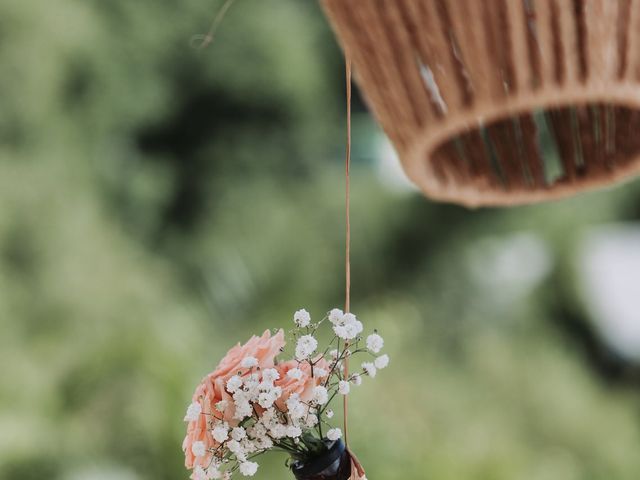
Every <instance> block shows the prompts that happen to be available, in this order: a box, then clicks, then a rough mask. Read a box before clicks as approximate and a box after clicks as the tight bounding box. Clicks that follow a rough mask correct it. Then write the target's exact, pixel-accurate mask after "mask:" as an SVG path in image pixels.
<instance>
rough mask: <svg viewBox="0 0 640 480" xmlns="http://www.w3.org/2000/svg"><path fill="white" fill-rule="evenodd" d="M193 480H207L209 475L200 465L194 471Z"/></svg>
mask: <svg viewBox="0 0 640 480" xmlns="http://www.w3.org/2000/svg"><path fill="white" fill-rule="evenodd" d="M191 478H192V480H207V474H206V472H205V471H204V468H202V467H201V466H200V465H197V466H196V467H195V468H194V469H193V473H192V474H191Z"/></svg>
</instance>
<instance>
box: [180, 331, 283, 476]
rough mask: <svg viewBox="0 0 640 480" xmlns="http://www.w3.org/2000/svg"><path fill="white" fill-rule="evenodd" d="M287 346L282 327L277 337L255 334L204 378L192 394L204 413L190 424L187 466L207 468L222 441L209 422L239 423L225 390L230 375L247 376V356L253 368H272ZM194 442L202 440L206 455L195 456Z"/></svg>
mask: <svg viewBox="0 0 640 480" xmlns="http://www.w3.org/2000/svg"><path fill="white" fill-rule="evenodd" d="M284 345H285V340H284V332H283V331H282V330H279V331H278V332H277V333H276V334H275V335H274V336H271V333H270V332H269V331H268V330H267V331H266V332H264V334H263V335H262V337H256V336H253V337H251V339H250V340H249V341H248V342H247V343H245V344H244V345H240V344H239V343H238V345H236V346H235V347H233V348H232V349H231V350H229V351H228V352H227V354H226V355H225V357H224V358H223V359H222V360H221V361H220V363H219V364H218V366H217V367H216V369H215V370H214V371H213V373H210V374H209V375H207V376H206V377H205V378H203V379H202V381H201V382H200V384H199V385H198V386H197V387H196V391H195V393H194V394H193V401H194V402H197V403H200V405H201V406H202V413H201V414H200V415H199V417H198V419H197V420H193V421H190V422H189V424H188V426H187V436H186V437H185V439H184V441H183V442H182V450H184V454H185V466H186V467H187V468H190V469H192V468H194V467H196V466H198V465H199V466H201V467H206V466H207V465H209V463H210V461H211V455H212V454H211V453H210V452H209V450H210V449H213V448H216V447H217V446H218V445H219V444H218V442H217V441H216V440H215V439H214V438H213V436H212V435H211V426H210V422H211V421H212V420H214V419H219V420H224V421H225V422H227V423H228V424H229V426H230V427H234V426H236V425H237V424H238V421H237V420H234V419H233V415H234V413H235V407H234V404H233V398H232V396H231V395H230V394H229V392H227V390H226V383H227V380H228V379H229V378H231V377H232V376H234V375H237V374H238V373H239V374H240V375H246V374H248V373H249V371H250V369H248V368H242V361H243V360H244V359H245V358H247V357H253V358H255V359H256V360H257V362H258V364H257V365H256V366H255V367H253V369H254V371H257V369H258V368H259V369H260V370H264V369H265V368H273V367H274V365H275V357H276V356H277V355H278V354H279V353H280V351H281V350H282V348H283V347H284ZM221 401H223V402H225V403H226V406H225V408H224V409H223V411H222V412H221V411H219V410H218V408H217V407H216V406H217V405H219V402H221ZM195 442H203V443H204V445H205V447H206V449H207V453H206V454H205V455H204V456H203V457H196V456H195V455H194V454H193V452H192V451H191V447H192V446H193V444H194V443H195Z"/></svg>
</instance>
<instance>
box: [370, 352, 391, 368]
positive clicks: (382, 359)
mask: <svg viewBox="0 0 640 480" xmlns="http://www.w3.org/2000/svg"><path fill="white" fill-rule="evenodd" d="M373 363H374V365H375V366H376V368H377V369H378V370H382V369H383V368H386V367H387V365H389V355H387V354H384V355H380V356H379V357H378V358H376V359H375V361H374V362H373Z"/></svg>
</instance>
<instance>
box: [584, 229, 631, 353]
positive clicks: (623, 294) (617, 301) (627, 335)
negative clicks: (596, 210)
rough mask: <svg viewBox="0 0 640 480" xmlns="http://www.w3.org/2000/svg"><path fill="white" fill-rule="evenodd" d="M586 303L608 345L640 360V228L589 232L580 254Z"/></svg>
mask: <svg viewBox="0 0 640 480" xmlns="http://www.w3.org/2000/svg"><path fill="white" fill-rule="evenodd" d="M578 266H579V274H580V278H581V288H582V293H583V294H584V295H583V296H584V301H585V303H586V305H587V308H588V310H589V312H590V314H591V317H592V319H593V321H594V323H595V325H596V327H597V328H598V329H599V330H600V332H601V333H602V336H603V338H604V339H605V341H606V342H607V343H608V344H609V345H610V346H611V347H612V348H613V349H614V350H615V351H616V352H618V353H619V354H621V355H622V356H625V357H627V358H630V359H633V360H640V227H637V226H627V225H614V226H609V227H604V228H596V229H593V230H591V231H589V232H588V233H587V234H586V235H585V238H584V240H583V241H582V243H581V246H580V250H579V263H578Z"/></svg>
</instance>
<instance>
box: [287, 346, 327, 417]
mask: <svg viewBox="0 0 640 480" xmlns="http://www.w3.org/2000/svg"><path fill="white" fill-rule="evenodd" d="M294 368H297V369H299V370H301V372H302V374H301V375H299V377H300V378H292V377H291V376H289V375H287V373H288V372H289V370H292V369H294ZM276 369H277V370H278V373H279V374H280V378H279V379H278V380H277V381H276V382H275V385H276V386H277V387H280V388H282V394H281V395H280V398H278V400H276V406H277V407H278V408H279V409H280V410H283V411H286V409H287V406H286V402H287V400H288V399H289V397H290V396H291V395H293V394H294V393H297V394H298V395H299V396H300V400H301V401H303V402H308V401H309V400H311V397H312V396H313V389H314V388H315V387H317V386H318V385H322V384H323V383H324V381H325V380H326V377H323V378H319V377H318V376H317V374H316V373H315V370H316V369H324V370H325V371H327V372H328V371H329V370H330V367H329V363H328V362H327V361H326V360H325V359H324V358H320V359H319V360H317V361H315V366H314V367H313V369H314V372H313V374H312V369H311V365H310V364H309V362H301V363H298V362H297V361H296V360H290V361H288V362H282V363H279V364H278V365H277V366H276Z"/></svg>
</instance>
